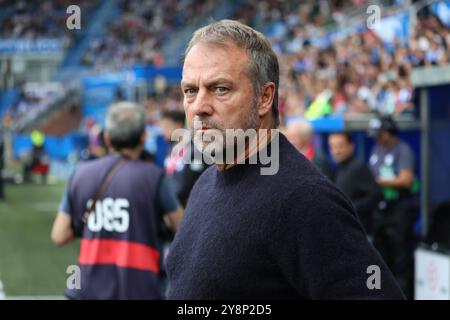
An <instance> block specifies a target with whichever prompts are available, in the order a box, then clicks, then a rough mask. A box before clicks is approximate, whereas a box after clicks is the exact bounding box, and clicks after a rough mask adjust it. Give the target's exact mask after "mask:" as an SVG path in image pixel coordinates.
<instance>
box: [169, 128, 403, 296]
mask: <svg viewBox="0 0 450 320" xmlns="http://www.w3.org/2000/svg"><path fill="white" fill-rule="evenodd" d="M279 137H280V150H279V152H280V153H279V154H280V168H279V171H278V173H277V174H275V175H272V176H270V175H266V176H265V175H261V174H260V168H261V165H256V164H244V165H237V166H234V167H232V168H230V169H228V170H225V171H219V170H218V169H217V167H216V166H212V167H210V168H209V169H208V170H206V171H205V172H204V173H203V175H202V176H201V177H200V179H199V180H198V181H197V183H196V184H195V186H194V188H193V190H192V192H191V196H190V199H189V202H188V205H187V208H186V211H185V216H184V218H183V220H182V223H181V226H180V229H179V231H178V232H177V234H176V236H175V240H174V242H173V244H172V247H171V252H170V254H169V256H168V260H167V271H168V277H169V284H170V291H169V299H403V298H404V295H403V293H402V292H401V290H400V289H399V287H398V285H397V284H396V282H395V280H394V278H393V276H392V274H391V272H390V271H389V270H388V268H387V267H386V265H385V263H384V262H383V260H382V258H381V257H380V255H379V254H378V252H377V251H376V250H375V249H374V248H373V246H372V245H371V244H370V243H369V242H368V241H367V238H366V234H365V232H364V230H363V228H362V226H361V223H360V221H359V220H358V218H357V215H356V213H355V210H354V208H353V206H352V204H351V203H350V201H349V200H348V199H347V197H346V196H345V195H344V194H343V193H342V192H340V191H339V190H338V189H337V188H336V187H335V186H334V185H333V184H332V183H331V182H329V180H328V179H327V178H325V177H324V176H322V175H321V174H320V173H319V172H318V171H317V170H316V169H315V167H314V166H313V165H312V164H311V163H310V162H309V161H308V160H307V159H306V158H305V157H304V156H302V155H301V154H299V153H298V152H297V151H296V149H295V148H294V147H293V146H292V145H291V144H290V143H289V142H288V141H287V140H286V138H285V137H284V136H283V135H281V134H280V135H279ZM371 265H376V266H379V267H380V271H381V272H380V276H381V278H380V279H381V289H372V290H370V289H368V287H367V282H368V278H369V277H371V276H372V275H373V274H374V273H373V271H370V273H368V267H369V266H371ZM372 280H373V278H372ZM372 280H369V282H370V283H371V284H373V283H375V282H374V281H372Z"/></svg>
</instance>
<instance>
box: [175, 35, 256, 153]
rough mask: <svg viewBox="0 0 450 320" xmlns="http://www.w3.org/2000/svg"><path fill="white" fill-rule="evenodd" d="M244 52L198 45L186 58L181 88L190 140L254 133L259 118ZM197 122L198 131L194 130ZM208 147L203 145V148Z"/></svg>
mask: <svg viewBox="0 0 450 320" xmlns="http://www.w3.org/2000/svg"><path fill="white" fill-rule="evenodd" d="M249 65H250V60H249V58H248V56H247V52H246V51H245V49H243V48H240V47H238V46H236V45H235V44H233V43H231V42H228V43H227V47H221V46H217V45H211V44H205V43H198V44H196V45H194V46H193V47H192V49H191V50H190V51H189V53H188V54H187V56H186V59H185V62H184V66H183V79H182V81H181V88H182V90H183V93H184V101H183V106H184V110H185V112H186V117H187V120H188V124H189V127H190V128H191V132H192V135H193V138H194V142H195V140H196V139H201V138H202V137H205V136H207V135H208V131H210V132H209V134H211V130H209V129H218V130H220V131H221V132H222V136H223V138H224V141H225V129H243V130H246V129H250V128H252V129H256V128H257V126H258V122H259V118H258V113H257V109H256V100H255V98H254V91H253V86H252V82H251V80H250V78H249V77H248V74H247V70H248V68H249ZM194 121H201V122H202V127H201V128H194ZM207 144H208V143H203V144H202V145H203V146H206V145H207Z"/></svg>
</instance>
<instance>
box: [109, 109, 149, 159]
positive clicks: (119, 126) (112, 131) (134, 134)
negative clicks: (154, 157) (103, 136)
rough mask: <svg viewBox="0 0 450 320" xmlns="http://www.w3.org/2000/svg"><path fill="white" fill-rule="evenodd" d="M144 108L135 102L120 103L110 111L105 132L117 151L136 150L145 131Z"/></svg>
mask: <svg viewBox="0 0 450 320" xmlns="http://www.w3.org/2000/svg"><path fill="white" fill-rule="evenodd" d="M145 124H146V113H145V110H144V108H142V107H141V106H139V105H137V104H135V103H133V102H118V103H115V104H113V105H111V107H110V108H109V110H108V114H107V116H106V125H105V131H106V133H107V134H108V136H109V140H110V141H111V145H112V146H113V147H114V149H116V150H121V149H124V148H136V147H137V146H138V145H139V144H140V143H141V137H142V134H143V133H144V131H145Z"/></svg>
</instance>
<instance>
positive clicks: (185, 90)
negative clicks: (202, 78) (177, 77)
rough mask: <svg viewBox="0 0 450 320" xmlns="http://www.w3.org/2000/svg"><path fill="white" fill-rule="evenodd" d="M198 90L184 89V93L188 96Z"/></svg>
mask: <svg viewBox="0 0 450 320" xmlns="http://www.w3.org/2000/svg"><path fill="white" fill-rule="evenodd" d="M196 91H197V90H195V89H184V94H185V95H187V96H191V95H193V94H195V92H196Z"/></svg>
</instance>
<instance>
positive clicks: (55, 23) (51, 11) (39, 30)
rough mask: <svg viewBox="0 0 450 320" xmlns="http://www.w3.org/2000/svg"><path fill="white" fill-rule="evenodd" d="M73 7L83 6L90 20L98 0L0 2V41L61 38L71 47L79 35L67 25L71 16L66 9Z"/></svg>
mask: <svg viewBox="0 0 450 320" xmlns="http://www.w3.org/2000/svg"><path fill="white" fill-rule="evenodd" d="M72 4H76V5H78V6H79V7H80V10H81V12H82V14H83V19H85V20H86V21H88V20H89V19H90V18H91V17H92V13H93V12H94V10H95V8H96V7H97V5H98V4H99V1H96V0H91V1H89V0H80V1H77V2H76V3H74V1H70V0H56V1H50V0H46V1H23V0H20V1H13V0H0V7H1V13H0V39H19V38H20V39H36V38H40V37H42V38H59V39H63V42H64V45H65V47H69V46H70V45H72V44H73V43H74V42H75V41H76V40H77V37H78V36H79V33H78V32H76V30H69V29H68V28H67V26H66V20H67V18H68V17H69V14H68V13H67V12H66V10H67V7H69V6H70V5H72Z"/></svg>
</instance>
